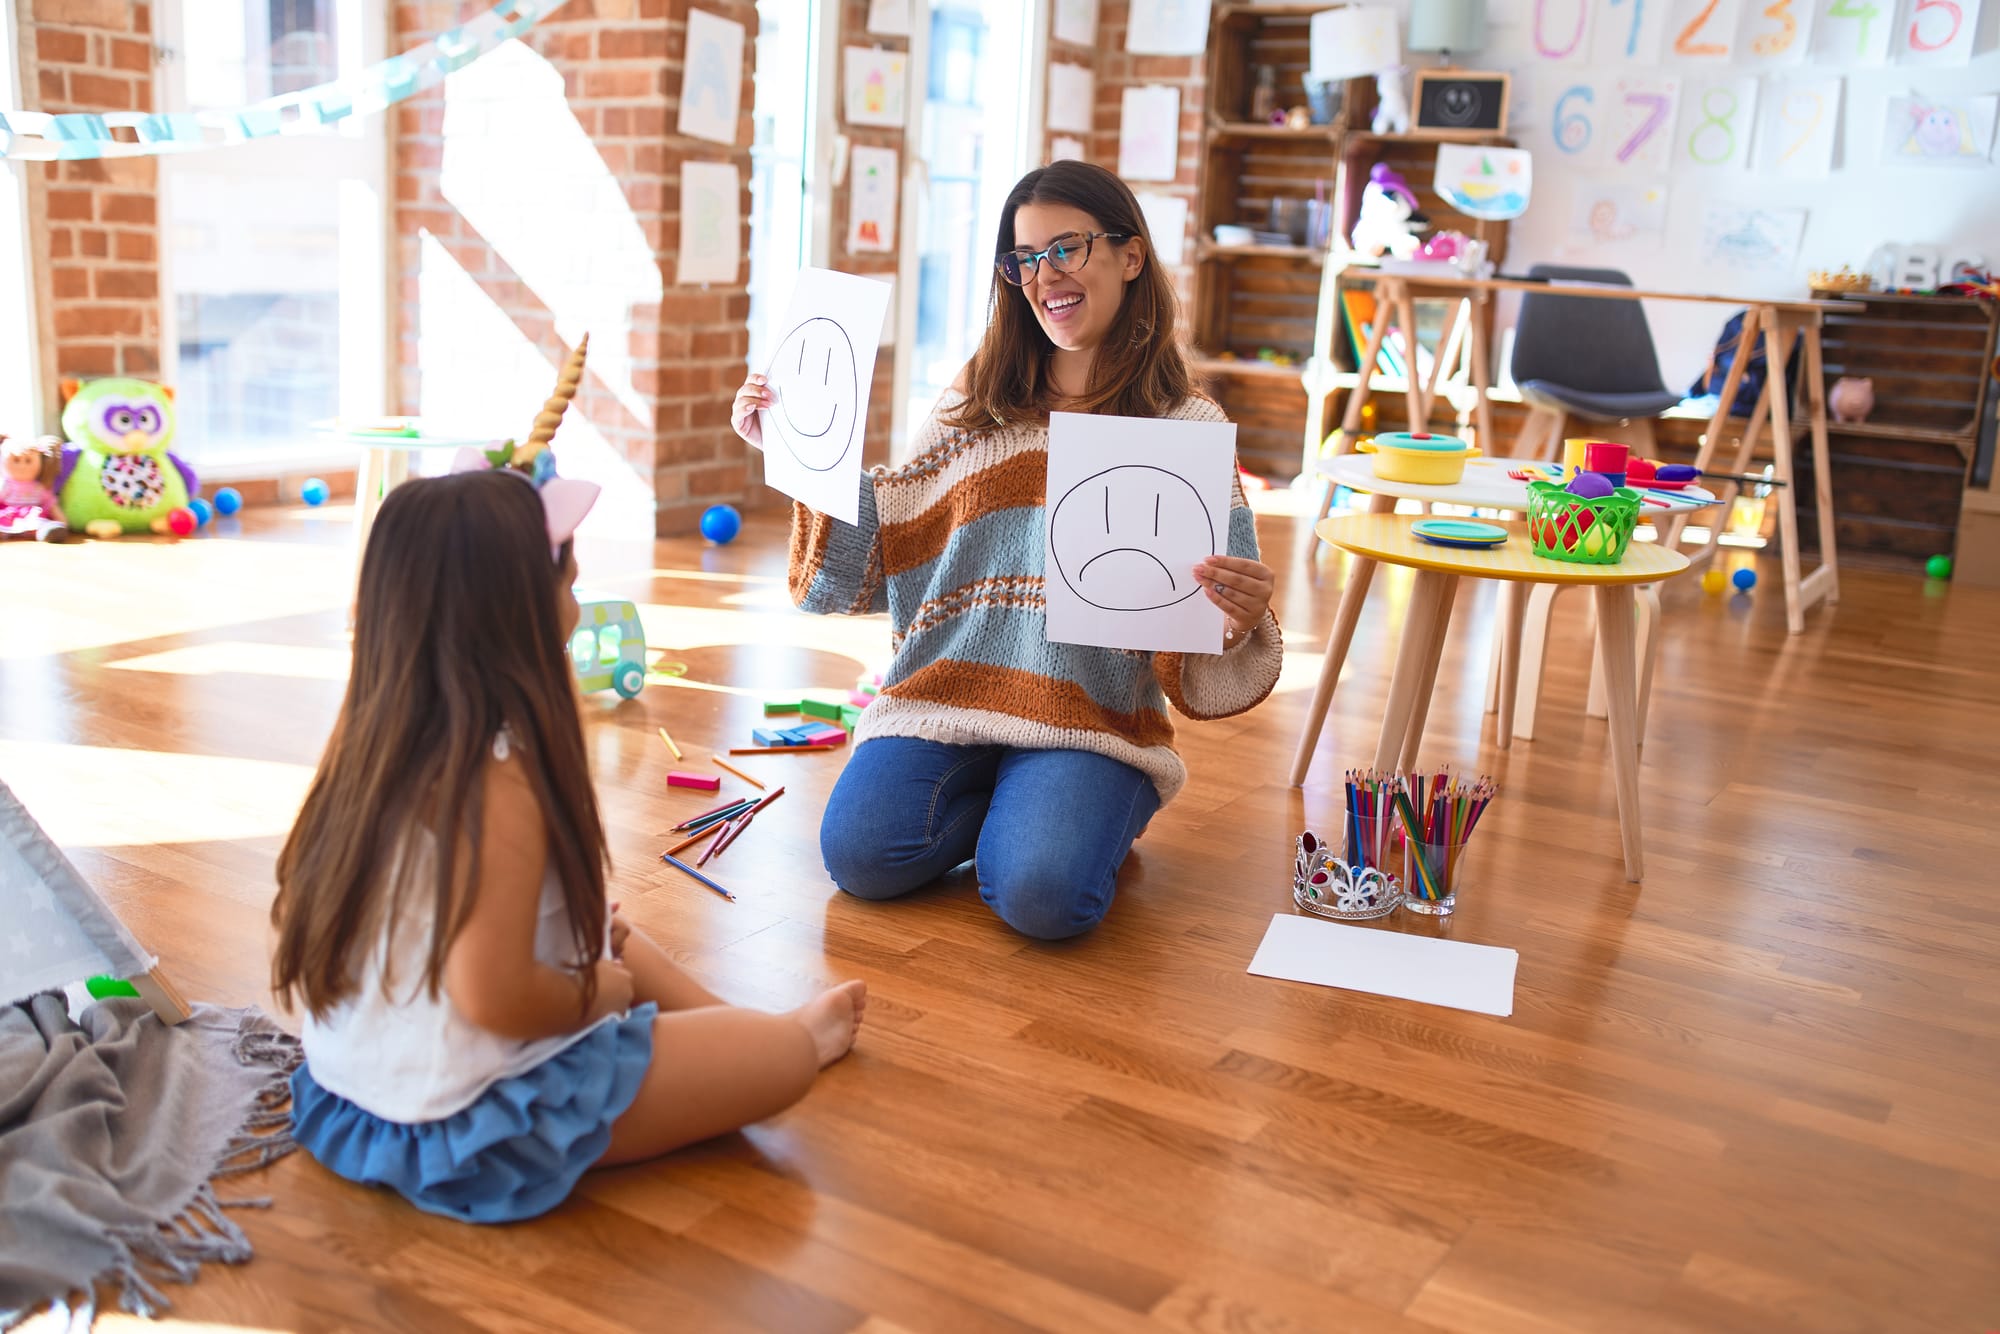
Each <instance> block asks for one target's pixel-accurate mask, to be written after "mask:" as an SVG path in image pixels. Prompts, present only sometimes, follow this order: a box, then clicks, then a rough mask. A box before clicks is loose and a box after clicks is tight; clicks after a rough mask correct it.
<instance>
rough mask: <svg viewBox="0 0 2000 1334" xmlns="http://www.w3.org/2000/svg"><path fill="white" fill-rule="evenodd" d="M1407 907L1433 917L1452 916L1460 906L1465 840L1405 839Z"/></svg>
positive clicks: (1403, 849) (1403, 858) (1403, 850)
mask: <svg viewBox="0 0 2000 1334" xmlns="http://www.w3.org/2000/svg"><path fill="white" fill-rule="evenodd" d="M1401 841H1402V845H1403V847H1402V854H1403V855H1402V858H1401V866H1402V872H1403V876H1402V878H1403V905H1402V906H1403V907H1405V908H1408V909H1409V910H1410V911H1411V912H1419V913H1424V914H1427V915H1429V916H1432V917H1443V916H1446V915H1448V914H1449V913H1450V912H1451V911H1452V910H1453V909H1455V908H1456V907H1457V906H1458V886H1459V880H1460V875H1459V872H1460V868H1461V867H1462V865H1463V864H1464V861H1465V844H1463V843H1425V842H1421V841H1420V840H1418V839H1414V838H1411V837H1409V836H1408V835H1407V834H1405V835H1404V836H1403V838H1402V840H1401Z"/></svg>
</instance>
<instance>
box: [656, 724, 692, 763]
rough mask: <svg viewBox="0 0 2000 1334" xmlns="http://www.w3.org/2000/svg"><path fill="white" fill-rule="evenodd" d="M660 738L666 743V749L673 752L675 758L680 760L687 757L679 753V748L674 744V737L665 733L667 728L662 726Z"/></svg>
mask: <svg viewBox="0 0 2000 1334" xmlns="http://www.w3.org/2000/svg"><path fill="white" fill-rule="evenodd" d="M660 740H662V741H664V742H666V743H667V749H668V750H670V751H672V752H673V753H674V758H675V759H677V760H681V759H686V758H687V757H686V756H685V755H682V754H681V748H680V747H679V746H676V745H675V744H674V739H673V738H672V737H670V736H668V735H667V729H666V728H664V727H662V728H661V729H660Z"/></svg>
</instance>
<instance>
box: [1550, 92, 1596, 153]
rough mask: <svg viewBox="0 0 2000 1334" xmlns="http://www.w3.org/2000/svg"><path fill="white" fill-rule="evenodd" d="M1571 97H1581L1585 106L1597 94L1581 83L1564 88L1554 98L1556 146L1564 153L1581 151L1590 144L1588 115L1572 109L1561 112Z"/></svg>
mask: <svg viewBox="0 0 2000 1334" xmlns="http://www.w3.org/2000/svg"><path fill="white" fill-rule="evenodd" d="M1573 97H1580V98H1582V99H1583V102H1584V105H1586V106H1589V105H1592V104H1594V103H1595V102H1596V101H1597V94H1596V93H1594V92H1592V91H1591V89H1590V87H1589V85H1588V84H1581V83H1579V84H1577V85H1576V86H1574V87H1572V88H1569V89H1566V90H1565V91H1564V92H1563V95H1562V96H1561V97H1558V98H1557V99H1556V123H1555V138H1556V147H1557V148H1560V149H1561V150H1562V151H1563V152H1565V153H1581V152H1582V151H1583V150H1584V149H1586V148H1588V147H1589V146H1590V134H1591V125H1590V117H1589V116H1587V115H1585V114H1584V113H1583V112H1581V111H1572V112H1569V113H1568V114H1564V112H1563V108H1564V107H1566V106H1568V105H1569V100H1570V99H1571V98H1573Z"/></svg>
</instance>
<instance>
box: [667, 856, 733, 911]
mask: <svg viewBox="0 0 2000 1334" xmlns="http://www.w3.org/2000/svg"><path fill="white" fill-rule="evenodd" d="M660 860H661V861H663V862H665V863H666V864H667V865H669V866H671V867H673V868H674V869H675V870H677V871H680V872H682V873H683V874H686V875H691V876H693V877H694V878H695V879H696V880H698V881H700V882H701V883H702V884H704V885H707V886H708V887H709V888H710V889H712V890H714V891H715V892H716V893H718V894H720V895H722V897H723V898H725V899H728V900H729V901H730V902H731V903H734V902H736V896H735V895H734V894H731V893H730V892H729V891H728V890H726V889H724V888H723V887H722V886H721V885H718V884H716V883H715V882H714V881H713V880H710V879H709V878H708V877H707V876H705V875H703V874H702V873H701V872H700V871H697V870H695V869H694V867H692V866H689V865H688V864H687V863H686V862H684V861H682V860H681V859H680V858H678V857H676V856H674V855H673V854H672V853H668V852H663V853H661V854H660Z"/></svg>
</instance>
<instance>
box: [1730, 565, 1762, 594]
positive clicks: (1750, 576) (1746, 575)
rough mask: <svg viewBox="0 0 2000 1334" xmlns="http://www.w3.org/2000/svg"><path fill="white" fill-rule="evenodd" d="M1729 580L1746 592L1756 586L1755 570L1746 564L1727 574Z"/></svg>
mask: <svg viewBox="0 0 2000 1334" xmlns="http://www.w3.org/2000/svg"><path fill="white" fill-rule="evenodd" d="M1729 582H1730V583H1732V584H1735V585H1736V586H1737V587H1738V588H1740V589H1742V590H1743V591H1744V592H1745V593H1748V592H1749V591H1750V590H1751V589H1753V588H1755V587H1756V586H1757V572H1756V571H1755V570H1753V569H1751V568H1750V567H1749V566H1748V565H1746V566H1744V567H1743V568H1742V569H1740V570H1738V571H1737V572H1736V573H1735V574H1732V575H1730V576H1729Z"/></svg>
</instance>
